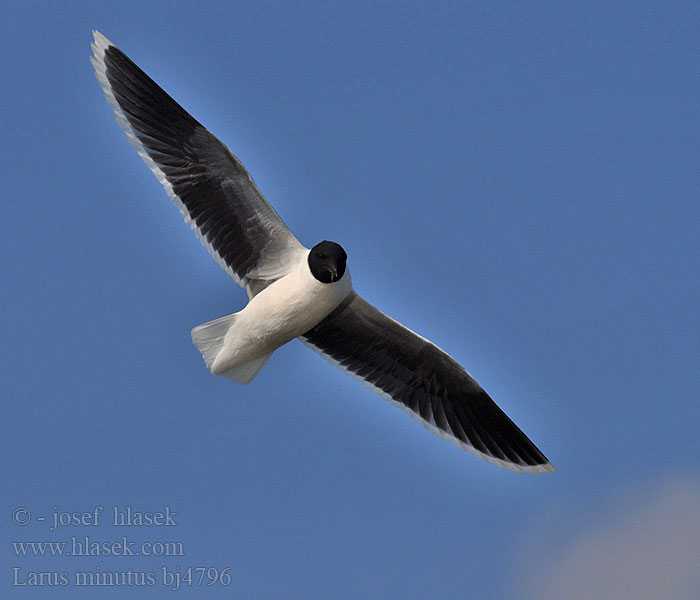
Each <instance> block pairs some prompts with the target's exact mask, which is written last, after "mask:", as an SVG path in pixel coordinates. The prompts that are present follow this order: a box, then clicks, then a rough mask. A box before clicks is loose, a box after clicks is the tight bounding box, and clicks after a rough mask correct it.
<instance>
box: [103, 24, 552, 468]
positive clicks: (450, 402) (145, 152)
mask: <svg viewBox="0 0 700 600" xmlns="http://www.w3.org/2000/svg"><path fill="white" fill-rule="evenodd" d="M94 38H95V39H94V42H93V44H92V49H93V56H92V64H93V66H94V68H95V74H96V76H97V79H98V81H99V82H100V85H101V86H102V90H103V91H104V94H105V97H106V99H107V101H108V102H109V104H110V105H111V106H112V108H113V109H114V114H115V116H116V119H117V122H118V123H119V125H120V126H121V127H122V129H123V130H124V132H125V133H126V136H127V138H128V140H129V141H130V142H131V144H132V146H133V147H134V149H135V150H136V151H137V152H138V154H139V155H140V156H141V158H142V159H143V160H144V161H145V162H146V164H147V165H148V167H149V168H150V169H151V171H153V173H154V175H155V176H156V177H157V178H158V181H160V183H161V184H162V185H163V187H164V188H165V190H166V192H167V193H168V195H169V196H170V198H171V199H172V200H173V202H174V203H175V205H176V206H177V207H178V208H179V209H180V211H181V212H182V214H183V216H184V218H185V221H186V222H188V223H190V224H191V226H192V228H193V229H194V230H195V233H196V234H197V236H198V237H199V239H200V240H201V241H202V243H203V244H204V245H205V247H206V248H207V249H208V250H209V252H211V254H212V255H213V256H214V258H216V260H217V261H218V262H219V264H220V265H221V266H222V267H223V268H224V270H225V271H226V272H227V273H228V274H229V275H231V277H233V279H234V280H235V281H236V282H237V283H238V284H240V285H241V286H243V287H244V288H245V289H246V292H247V293H248V298H249V302H248V304H247V306H246V307H245V308H244V309H243V310H241V311H239V312H237V313H234V314H232V315H229V316H227V317H221V318H219V319H216V320H214V321H210V322H208V323H205V324H203V325H200V326H199V327H195V328H194V329H193V330H192V340H193V342H194V344H195V346H197V348H198V350H199V351H200V352H201V353H202V356H203V358H204V362H205V364H206V366H207V367H208V368H209V370H210V371H211V372H212V373H214V374H215V375H224V376H226V377H228V378H230V379H232V380H234V381H237V382H239V383H248V382H250V381H251V380H252V379H253V378H254V377H255V376H256V375H257V373H258V372H259V371H260V369H261V368H262V366H263V365H264V364H265V362H266V361H267V359H268V358H269V357H270V355H271V354H272V353H273V352H274V351H275V350H276V349H277V348H278V347H280V346H281V345H283V344H286V343H287V342H289V341H291V340H292V339H294V338H298V339H300V340H301V341H302V342H304V344H306V345H307V346H309V347H310V348H312V349H313V350H315V351H316V352H318V353H319V354H321V356H323V357H324V358H326V359H327V360H329V361H330V362H331V363H332V364H335V365H336V366H338V367H339V368H340V369H341V370H343V371H345V372H347V373H349V374H351V375H353V376H354V377H356V378H358V379H360V380H361V381H362V382H363V383H365V385H367V386H368V387H369V388H370V389H372V390H373V391H375V392H377V393H378V394H379V395H381V396H382V397H384V398H385V399H387V400H389V401H390V402H391V403H393V404H395V405H397V406H399V407H400V408H402V409H403V410H405V411H406V412H407V413H408V414H410V415H411V416H412V417H413V418H414V419H416V420H417V421H418V422H420V423H421V424H422V425H424V426H425V427H426V428H428V429H429V430H430V431H432V432H433V433H435V434H436V435H438V436H439V437H442V438H444V439H447V440H448V441H450V442H451V443H453V444H455V445H456V446H458V447H460V448H462V449H464V450H467V451H469V452H472V453H473V454H475V455H477V456H479V457H480V458H483V459H485V460H488V461H490V462H492V463H494V464H497V465H499V466H502V467H505V468H508V469H512V470H514V471H517V472H520V473H542V472H549V471H552V470H554V469H553V467H552V465H551V464H550V462H549V461H548V460H547V458H546V457H545V456H544V455H543V454H542V453H541V452H540V451H539V450H538V449H537V447H536V446H535V445H534V444H533V443H532V442H531V441H530V440H529V439H528V438H527V436H526V435H525V434H524V433H523V432H522V431H520V429H518V427H517V426H516V425H515V424H514V423H513V422H512V421H511V420H510V419H509V418H508V417H507V416H506V414H505V413H504V412H503V411H502V410H501V409H500V408H499V407H498V406H497V405H496V404H495V403H494V402H493V400H492V399H491V398H490V397H489V396H488V394H487V393H486V392H485V391H484V390H483V389H482V388H481V386H480V385H479V384H478V383H477V382H476V381H475V380H474V378H473V377H472V376H471V375H470V374H469V373H467V371H466V370H465V369H464V368H462V367H461V366H460V365H459V364H458V363H457V362H456V361H455V360H454V359H453V358H452V357H450V356H449V355H448V354H446V353H445V352H444V351H442V350H441V349H440V348H438V347H437V346H436V345H434V344H433V343H431V342H430V341H428V340H426V339H425V338H423V337H422V336H420V335H418V334H416V333H414V332H413V331H411V330H410V329H408V328H407V327H404V326H403V325H401V324H400V323H398V322H396V321H394V320H393V319H391V318H389V317H388V316H387V315H385V314H384V313H382V312H381V311H379V310H377V309H376V308H374V307H373V306H371V305H370V304H369V303H367V302H366V301H364V300H363V299H362V298H361V297H360V296H359V295H358V294H357V293H356V292H355V291H354V290H353V287H352V283H351V279H350V272H349V270H348V269H347V267H346V259H347V254H346V253H345V250H343V248H342V247H341V246H340V245H338V244H336V243H334V242H329V241H322V242H320V243H318V244H316V245H315V246H313V247H312V248H311V249H310V250H309V249H307V248H305V247H304V246H303V245H302V244H301V243H300V242H299V241H298V240H297V239H296V238H295V237H294V235H292V233H291V232H290V231H289V229H288V228H287V226H286V225H285V224H284V222H283V221H282V219H281V218H280V217H279V215H278V214H277V213H276V212H275V210H274V209H273V208H272V207H271V206H270V204H269V203H268V202H267V200H266V199H265V198H264V196H263V195H262V193H261V192H260V190H259V189H258V187H257V186H256V185H255V183H254V181H253V179H252V177H251V176H250V175H249V174H248V172H247V171H246V170H245V168H244V167H243V165H242V164H241V163H240V161H239V160H238V159H237V158H236V157H235V156H234V155H233V154H232V153H231V152H230V150H228V148H226V146H224V145H223V144H222V143H221V142H220V141H219V140H218V139H217V138H216V137H214V136H213V135H212V134H211V133H210V132H209V131H208V130H207V129H205V128H204V127H203V126H202V125H201V124H200V123H199V122H198V121H197V120H195V119H194V118H193V117H192V116H191V115H190V114H189V113H187V112H186V111H185V110H184V109H183V108H182V107H181V106H180V105H179V104H177V102H175V101H174V100H173V99H172V98H171V97H170V96H168V94H167V93H165V91H163V90H162V89H161V88H160V87H159V86H158V85H157V84H156V83H155V82H154V81H153V80H152V79H151V78H150V77H148V76H147V75H146V74H145V73H144V72H143V71H142V70H141V69H139V67H137V66H136V65H135V64H134V63H133V62H132V61H131V60H130V59H129V58H128V57H127V56H126V55H125V54H124V53H123V52H122V51H121V50H119V49H118V48H117V47H116V46H114V44H112V43H111V42H110V41H109V40H108V39H107V38H105V37H104V36H103V35H102V34H100V33H99V32H94ZM330 212H331V213H332V211H330Z"/></svg>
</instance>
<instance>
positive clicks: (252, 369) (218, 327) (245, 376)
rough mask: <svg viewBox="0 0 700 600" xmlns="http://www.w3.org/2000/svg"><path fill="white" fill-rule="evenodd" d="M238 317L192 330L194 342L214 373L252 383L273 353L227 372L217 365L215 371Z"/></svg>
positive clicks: (222, 318)
mask: <svg viewBox="0 0 700 600" xmlns="http://www.w3.org/2000/svg"><path fill="white" fill-rule="evenodd" d="M237 316H238V315H237V314H233V315H228V316H226V317H221V318H220V319H216V320H214V321H209V322H208V323H204V324H203V325H199V326H198V327H195V328H194V329H193V330H192V341H193V342H194V345H195V346H197V350H199V351H200V352H201V353H202V358H204V364H205V365H207V369H209V370H210V371H211V372H212V373H214V374H215V375H223V376H224V377H227V378H228V379H231V380H232V381H235V382H237V383H250V382H251V381H253V379H254V378H255V376H256V375H257V374H258V373H259V372H260V369H262V368H263V365H264V364H265V363H266V362H267V359H268V358H270V356H272V353H270V354H265V355H263V356H258V357H256V358H253V359H251V360H248V361H246V362H243V363H241V364H238V365H235V366H233V367H231V368H230V369H227V370H225V371H222V370H221V365H220V364H219V365H217V368H216V370H215V369H214V363H215V362H216V358H217V357H218V356H219V353H220V352H221V350H222V349H223V346H224V342H225V340H226V334H227V333H228V332H229V330H230V329H231V328H232V327H233V326H234V324H235V321H236V317H237ZM224 360H225V359H224Z"/></svg>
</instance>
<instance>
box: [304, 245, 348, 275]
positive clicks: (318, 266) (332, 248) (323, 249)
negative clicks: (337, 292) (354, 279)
mask: <svg viewBox="0 0 700 600" xmlns="http://www.w3.org/2000/svg"><path fill="white" fill-rule="evenodd" d="M347 259H348V255H347V254H345V250H343V248H342V247H341V246H340V244H336V243H335V242H327V241H325V240H324V241H323V242H321V243H319V244H316V245H315V246H314V247H313V248H311V252H309V269H311V274H312V275H313V276H314V277H315V278H316V279H318V280H319V281H320V282H321V283H333V282H334V281H338V280H339V279H340V278H341V277H342V276H343V273H345V263H346V261H347Z"/></svg>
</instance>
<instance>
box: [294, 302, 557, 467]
mask: <svg viewBox="0 0 700 600" xmlns="http://www.w3.org/2000/svg"><path fill="white" fill-rule="evenodd" d="M300 339H301V341H303V342H304V343H305V344H306V345H308V346H310V347H311V348H312V349H314V350H316V351H317V352H318V353H319V354H321V356H323V357H324V358H326V359H327V360H328V361H330V362H331V363H333V364H334V365H336V366H337V367H338V368H339V369H341V370H342V371H345V372H347V373H348V374H350V375H353V376H354V377H356V378H358V379H360V380H361V381H362V382H363V383H364V384H365V385H367V386H368V387H369V388H370V389H372V390H373V391H374V392H376V393H378V394H379V395H381V396H382V397H384V398H385V399H386V400H388V401H389V402H391V403H392V404H396V405H398V406H400V407H401V408H402V409H404V410H405V411H406V412H407V413H408V414H409V415H411V416H412V417H413V418H414V419H416V420H417V421H418V422H420V423H421V424H422V425H424V426H425V427H426V428H427V429H429V430H430V431H431V432H432V433H434V434H436V435H438V436H440V437H441V438H444V439H446V440H449V441H450V442H452V443H453V444H455V445H457V446H459V447H460V448H463V449H464V450H467V451H469V452H471V453H472V454H475V455H476V456H478V457H480V458H483V459H485V460H487V461H489V462H492V463H494V464H497V465H499V466H501V467H505V468H506V469H511V470H513V471H517V472H520V473H542V472H551V471H553V470H554V467H553V466H552V465H551V464H550V462H549V461H548V460H547V458H546V457H545V456H544V455H543V454H542V452H540V451H539V450H538V449H537V447H536V446H535V445H534V444H533V443H532V442H531V441H530V440H529V439H528V438H527V436H526V435H525V434H524V433H523V432H522V431H520V429H518V427H517V426H516V425H515V424H514V423H513V421H511V420H510V419H509V418H508V417H507V416H506V414H505V413H504V412H503V411H502V410H501V409H500V408H498V406H496V404H495V402H494V401H493V400H491V398H490V397H489V396H488V394H487V393H486V392H485V391H484V390H483V389H482V388H481V386H480V385H479V384H478V383H477V382H476V381H475V380H474V378H473V377H472V376H471V375H469V373H467V372H466V371H465V370H464V369H463V368H462V367H461V366H460V365H459V364H458V363H457V362H456V361H455V360H454V359H453V358H451V357H450V356H448V355H447V354H446V353H445V352H443V351H442V350H440V348H438V347H437V346H435V344H433V343H431V342H429V341H428V340H426V339H425V338H422V337H421V336H419V335H417V334H416V333H414V332H413V331H411V330H410V329H407V328H406V327H404V326H403V325H401V324H400V323H398V322H396V321H394V320H393V319H391V318H389V317H388V316H387V315H385V314H384V313H382V312H381V311H379V310H377V309H376V308H374V307H373V306H371V305H370V304H368V303H367V302H365V301H364V300H363V299H362V298H360V296H358V295H357V294H355V293H353V294H351V295H350V296H349V297H348V298H347V299H346V300H344V301H343V303H342V304H341V305H340V306H339V307H338V308H336V309H335V310H334V311H333V312H332V313H331V314H330V315H328V317H326V318H325V319H324V320H323V321H321V322H320V323H319V324H318V325H316V326H315V327H314V328H313V329H311V330H310V331H307V332H306V333H305V334H304V335H303V336H302V337H301V338H300Z"/></svg>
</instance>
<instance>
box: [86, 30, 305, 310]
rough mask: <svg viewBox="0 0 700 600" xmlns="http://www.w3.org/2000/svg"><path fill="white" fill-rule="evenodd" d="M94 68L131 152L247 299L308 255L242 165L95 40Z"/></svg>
mask: <svg viewBox="0 0 700 600" xmlns="http://www.w3.org/2000/svg"><path fill="white" fill-rule="evenodd" d="M93 35H94V42H93V43H92V51H93V56H92V57H91V60H92V64H93V66H94V67H95V74H96V75H97V79H98V80H99V82H100V85H101V86H102V89H103V91H104V94H105V97H106V98H107V101H108V102H109V103H110V105H111V106H112V108H113V109H114V114H115V116H116V118H117V122H118V123H119V125H121V127H122V129H123V130H124V132H125V133H126V137H127V138H128V139H129V141H130V142H131V144H132V145H133V147H134V148H135V149H136V151H137V152H138V153H139V155H140V156H141V158H143V160H144V161H145V162H146V164H147V165H148V166H149V167H150V169H151V171H153V173H154V175H155V176H156V177H157V178H158V181H160V183H161V184H163V187H164V188H165V190H166V191H167V192H168V195H169V196H170V198H171V199H172V200H173V202H174V203H175V204H176V205H177V207H178V208H179V209H180V212H182V214H183V216H184V217H185V221H187V222H189V223H190V224H191V226H192V228H193V229H194V230H195V232H196V234H197V236H198V237H199V239H200V240H201V241H202V243H203V244H204V245H205V246H206V248H207V249H208V250H209V252H211V254H212V255H213V256H214V257H215V258H216V259H217V261H218V262H219V264H220V265H221V266H222V267H223V268H224V269H225V270H226V271H227V272H228V273H229V274H230V275H231V276H232V277H233V278H234V280H235V281H236V282H237V283H239V284H240V285H242V286H244V287H245V288H246V290H247V292H248V295H249V296H250V297H252V296H254V295H255V294H256V293H257V292H259V291H261V290H262V289H263V288H264V287H265V286H266V285H267V284H268V283H269V282H271V281H273V280H275V279H279V278H280V277H282V276H283V275H285V274H286V273H287V272H288V271H289V268H290V266H291V265H292V264H293V263H294V260H295V258H298V254H297V253H298V252H300V251H303V250H304V247H303V246H302V245H301V244H300V243H299V241H298V240H297V239H296V238H295V237H294V236H293V235H292V233H291V232H290V231H289V229H288V228H287V226H286V225H285V224H284V223H283V222H282V219H280V217H279V215H278V214H277V213H276V212H275V210H274V209H273V208H272V207H271V206H270V205H269V203H268V202H267V200H265V197H264V196H263V195H262V193H261V192H260V190H259V189H258V187H257V186H256V185H255V182H254V181H253V179H252V178H251V176H250V175H249V174H248V172H247V171H246V170H245V168H244V167H243V165H242V164H241V163H240V161H239V160H238V159H237V158H236V157H235V156H234V155H233V154H232V153H231V151H230V150H229V149H228V148H226V146H224V145H223V144H222V143H221V142H220V141H219V140H218V139H217V138H216V137H214V136H213V135H212V134H211V133H209V131H207V130H206V129H205V128H204V127H203V126H202V125H201V124H200V123H199V122H197V121H196V120H195V119H194V118H193V117H192V116H190V115H189V114H188V113H187V112H186V111H185V110H184V109H183V108H182V107H181V106H180V105H179V104H178V103H177V102H175V101H174V100H173V99H172V98H171V97H170V96H169V95H168V94H166V93H165V92H164V91H163V90H162V89H161V88H160V87H159V86H158V85H157V84H156V83H155V82H154V81H153V80H152V79H151V78H150V77H149V76H148V75H146V74H145V73H144V72H143V71H142V70H141V69H140V68H139V67H137V66H136V65H135V64H134V63H133V62H132V61H131V60H130V59H129V58H128V57H127V56H126V55H125V54H124V53H123V52H122V51H121V50H119V48H117V47H116V46H114V44H112V43H111V42H110V41H109V40H108V39H107V38H105V37H104V36H103V35H102V34H101V33H99V32H98V31H95V32H93Z"/></svg>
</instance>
